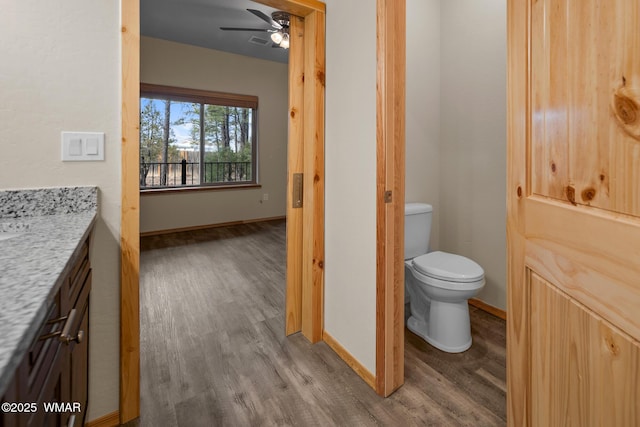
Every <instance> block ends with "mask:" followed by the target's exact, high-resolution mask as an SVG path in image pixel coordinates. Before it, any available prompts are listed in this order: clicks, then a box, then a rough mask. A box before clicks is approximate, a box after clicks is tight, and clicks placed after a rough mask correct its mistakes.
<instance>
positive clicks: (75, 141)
mask: <svg viewBox="0 0 640 427" xmlns="http://www.w3.org/2000/svg"><path fill="white" fill-rule="evenodd" d="M100 160H104V132H62V161H63V162H87V161H100Z"/></svg>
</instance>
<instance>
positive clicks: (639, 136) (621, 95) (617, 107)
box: [611, 81, 640, 141]
mask: <svg viewBox="0 0 640 427" xmlns="http://www.w3.org/2000/svg"><path fill="white" fill-rule="evenodd" d="M627 83H628V82H627V81H625V82H624V84H623V86H622V87H620V88H618V89H617V90H616V91H615V93H614V94H613V101H612V104H611V109H612V110H613V115H614V117H615V118H616V122H617V123H618V125H619V126H620V128H621V129H622V130H623V131H624V132H625V133H626V134H627V135H629V136H631V137H632V138H633V139H635V140H636V141H640V89H639V88H633V87H630V86H629V85H626V84H627Z"/></svg>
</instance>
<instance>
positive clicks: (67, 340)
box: [58, 308, 76, 344]
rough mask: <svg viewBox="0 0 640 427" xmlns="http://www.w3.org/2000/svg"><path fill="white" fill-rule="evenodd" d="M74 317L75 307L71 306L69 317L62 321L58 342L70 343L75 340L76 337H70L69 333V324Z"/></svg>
mask: <svg viewBox="0 0 640 427" xmlns="http://www.w3.org/2000/svg"><path fill="white" fill-rule="evenodd" d="M75 318H76V309H75V308H72V309H71V311H70V312H69V317H68V318H67V321H66V322H65V323H64V327H63V328H62V333H61V334H60V337H58V339H59V340H60V342H62V343H64V344H70V343H71V342H72V341H75V340H76V338H72V337H71V336H70V335H69V332H70V330H71V326H72V325H73V321H74V319H75Z"/></svg>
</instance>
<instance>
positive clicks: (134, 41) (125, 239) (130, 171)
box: [120, 0, 140, 423]
mask: <svg viewBox="0 0 640 427" xmlns="http://www.w3.org/2000/svg"><path fill="white" fill-rule="evenodd" d="M121 7H122V9H121V13H122V17H121V19H122V146H121V149H122V154H121V155H122V171H121V173H122V183H121V185H122V204H121V217H120V422H121V423H124V422H127V421H130V420H132V419H134V418H137V417H138V416H139V415H140V297H139V285H140V284H139V278H140V189H139V186H138V184H139V176H138V174H139V167H140V165H139V159H140V154H139V150H140V130H139V125H140V121H139V114H140V113H139V111H140V107H139V103H140V1H139V0H127V1H122V2H121Z"/></svg>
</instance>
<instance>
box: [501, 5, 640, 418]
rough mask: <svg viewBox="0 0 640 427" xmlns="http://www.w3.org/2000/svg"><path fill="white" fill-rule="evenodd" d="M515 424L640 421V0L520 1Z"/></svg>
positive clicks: (511, 93) (513, 249) (516, 36)
mask: <svg viewBox="0 0 640 427" xmlns="http://www.w3.org/2000/svg"><path fill="white" fill-rule="evenodd" d="M507 10H508V26H507V28H508V74H507V77H508V80H507V88H508V100H509V104H508V122H507V123H508V129H507V135H508V145H507V147H508V148H507V157H508V167H507V172H508V181H507V182H508V184H507V185H508V187H507V239H508V262H507V268H508V292H507V299H508V303H507V307H508V313H509V314H508V317H507V336H508V339H507V369H508V375H507V382H508V392H507V398H508V402H507V403H508V412H507V415H508V423H509V425H514V426H515V425H517V426H555V425H576V426H591V425H616V426H637V425H640V413H639V410H638V408H637V407H640V405H638V404H637V403H638V402H639V401H640V389H639V386H638V384H639V383H640V381H639V380H640V378H638V376H639V375H640V345H639V344H638V341H639V339H640V311H638V307H640V31H638V28H640V2H638V1H637V0H608V1H605V0H580V1H577V0H573V1H570V0H532V1H531V2H522V1H520V0H508V9H507Z"/></svg>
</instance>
